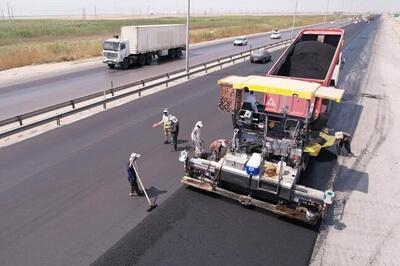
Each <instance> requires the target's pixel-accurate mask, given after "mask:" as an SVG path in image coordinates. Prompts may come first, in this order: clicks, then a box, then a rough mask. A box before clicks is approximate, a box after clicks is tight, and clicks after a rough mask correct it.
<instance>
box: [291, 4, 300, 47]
mask: <svg viewBox="0 0 400 266" xmlns="http://www.w3.org/2000/svg"><path fill="white" fill-rule="evenodd" d="M298 4H299V0H296V6H295V8H294V14H293V24H292V33H291V34H290V39H293V33H294V26H295V24H296V15H297V6H298Z"/></svg>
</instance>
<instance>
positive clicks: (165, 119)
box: [153, 108, 172, 144]
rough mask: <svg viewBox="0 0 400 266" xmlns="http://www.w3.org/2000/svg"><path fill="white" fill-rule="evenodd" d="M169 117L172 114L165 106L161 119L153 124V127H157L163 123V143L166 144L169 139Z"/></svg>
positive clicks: (170, 123)
mask: <svg viewBox="0 0 400 266" xmlns="http://www.w3.org/2000/svg"><path fill="white" fill-rule="evenodd" d="M171 117H172V115H171V114H170V112H169V111H168V109H167V108H165V109H164V111H163V115H162V117H161V120H160V121H159V122H157V123H155V124H153V127H158V126H161V125H163V133H164V144H168V143H169V142H170V140H171V129H172V121H171Z"/></svg>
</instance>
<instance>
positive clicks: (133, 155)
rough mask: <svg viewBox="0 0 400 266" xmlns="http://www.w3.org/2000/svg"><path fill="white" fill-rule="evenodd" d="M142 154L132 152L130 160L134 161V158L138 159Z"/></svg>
mask: <svg viewBox="0 0 400 266" xmlns="http://www.w3.org/2000/svg"><path fill="white" fill-rule="evenodd" d="M140 156H141V155H140V154H138V153H132V154H131V156H130V157H129V161H133V160H135V159H137V158H140Z"/></svg>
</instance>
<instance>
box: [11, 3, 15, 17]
mask: <svg viewBox="0 0 400 266" xmlns="http://www.w3.org/2000/svg"><path fill="white" fill-rule="evenodd" d="M10 9H11V19H12V20H14V19H15V17H14V8H13V6H10Z"/></svg>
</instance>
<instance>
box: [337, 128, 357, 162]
mask: <svg viewBox="0 0 400 266" xmlns="http://www.w3.org/2000/svg"><path fill="white" fill-rule="evenodd" d="M335 139H336V141H337V142H336V151H337V155H340V154H341V151H342V147H343V146H344V148H345V149H346V151H347V156H349V157H351V156H353V153H352V152H351V146H350V143H351V139H352V137H351V135H350V134H349V133H346V132H336V133H335Z"/></svg>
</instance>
